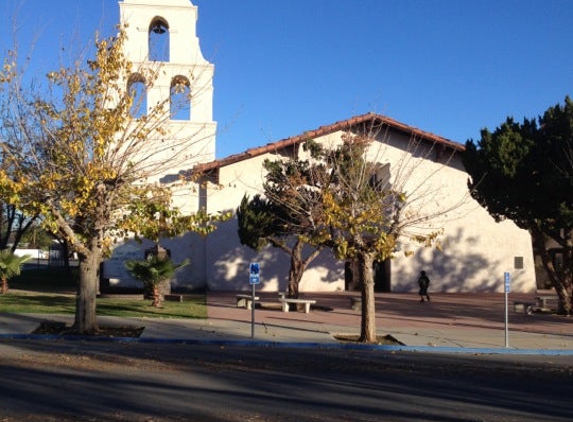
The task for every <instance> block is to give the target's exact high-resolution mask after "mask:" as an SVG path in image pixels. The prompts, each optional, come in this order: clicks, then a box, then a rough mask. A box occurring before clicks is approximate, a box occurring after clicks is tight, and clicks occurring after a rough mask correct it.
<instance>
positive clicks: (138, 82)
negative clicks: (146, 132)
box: [127, 74, 147, 119]
mask: <svg viewBox="0 0 573 422" xmlns="http://www.w3.org/2000/svg"><path fill="white" fill-rule="evenodd" d="M127 88H128V93H129V96H130V97H131V98H132V101H133V102H132V104H131V109H130V115H131V117H134V118H136V119H138V118H140V117H142V116H145V115H146V114H147V89H146V87H145V79H144V78H143V76H141V75H140V74H134V75H131V77H130V78H129V82H128V87H127Z"/></svg>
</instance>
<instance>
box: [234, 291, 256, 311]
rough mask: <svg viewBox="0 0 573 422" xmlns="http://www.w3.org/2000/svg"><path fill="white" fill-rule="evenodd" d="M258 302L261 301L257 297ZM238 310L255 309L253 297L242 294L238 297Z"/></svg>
mask: <svg viewBox="0 0 573 422" xmlns="http://www.w3.org/2000/svg"><path fill="white" fill-rule="evenodd" d="M257 300H259V297H258V296H255V301H257ZM237 308H247V309H249V310H251V309H253V296H252V295H242V294H239V295H237Z"/></svg>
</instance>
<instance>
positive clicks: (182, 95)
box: [169, 76, 191, 120]
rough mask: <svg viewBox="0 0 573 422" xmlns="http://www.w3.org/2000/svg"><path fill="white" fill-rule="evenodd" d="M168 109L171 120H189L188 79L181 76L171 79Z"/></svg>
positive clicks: (189, 96) (189, 86) (189, 88)
mask: <svg viewBox="0 0 573 422" xmlns="http://www.w3.org/2000/svg"><path fill="white" fill-rule="evenodd" d="M169 107H170V108H169V110H170V114H171V119H172V120H191V85H190V83H189V79H187V78H185V77H183V76H176V77H175V78H173V80H172V81H171V92H170V97H169Z"/></svg>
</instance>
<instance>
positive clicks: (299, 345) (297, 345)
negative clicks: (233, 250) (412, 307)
mask: <svg viewBox="0 0 573 422" xmlns="http://www.w3.org/2000/svg"><path fill="white" fill-rule="evenodd" d="M1 339H13V340H64V341H89V342H102V343H106V342H107V343H144V344H147V343H149V344H188V345H207V346H241V347H246V346H249V347H262V348H292V349H339V350H373V351H386V352H424V353H461V354H479V355H491V354H505V355H547V356H560V355H562V356H573V350H560V349H512V348H464V347H432V346H400V345H398V346H390V345H378V344H357V343H312V342H279V341H261V340H201V339H166V338H136V337H94V336H60V335H49V334H0V340H1Z"/></svg>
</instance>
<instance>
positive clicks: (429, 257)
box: [392, 229, 503, 293]
mask: <svg viewBox="0 0 573 422" xmlns="http://www.w3.org/2000/svg"><path fill="white" fill-rule="evenodd" d="M461 242H464V247H465V250H466V252H465V253H463V254H459V253H458V251H457V250H456V248H455V247H448V246H447V245H460V244H462V243H461ZM479 243H480V242H479V239H478V238H477V237H472V238H465V237H463V236H462V230H461V229H460V230H458V232H457V234H456V235H454V236H445V237H444V238H443V239H442V244H443V245H445V246H444V247H443V250H438V249H436V248H420V249H419V250H418V251H417V252H416V254H415V256H414V258H413V262H415V265H416V268H419V269H420V270H422V269H424V270H426V271H427V272H428V275H429V276H430V279H431V280H432V285H431V290H432V291H433V292H443V293H445V292H447V293H463V292H469V291H471V292H474V293H480V292H494V291H496V290H497V289H498V288H499V287H500V279H496V278H495V277H494V276H492V275H491V274H492V269H495V268H498V267H499V265H500V261H499V260H496V261H493V262H492V261H491V260H488V257H486V256H484V255H483V254H480V253H478V252H471V250H472V247H475V250H479V247H478V246H479ZM417 277H418V273H417V272H416V273H414V274H412V275H410V276H409V279H408V280H393V283H392V290H393V291H396V292H408V291H412V292H413V291H417V290H418V285H417ZM501 277H502V279H503V274H501ZM502 279H501V281H503V280H502Z"/></svg>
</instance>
